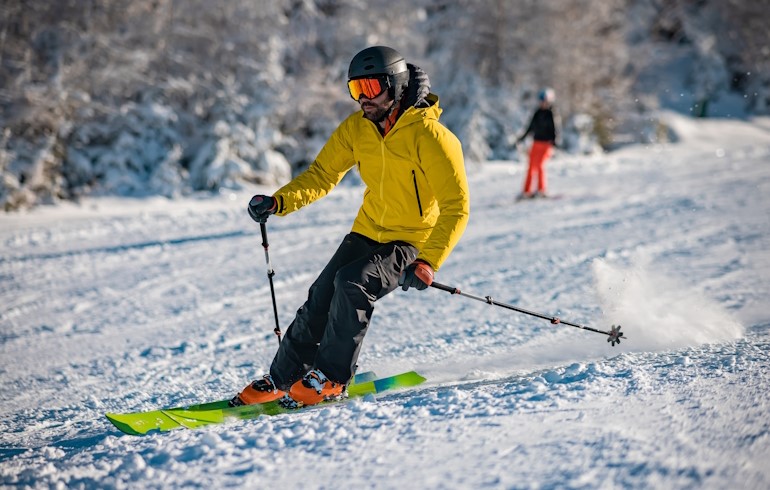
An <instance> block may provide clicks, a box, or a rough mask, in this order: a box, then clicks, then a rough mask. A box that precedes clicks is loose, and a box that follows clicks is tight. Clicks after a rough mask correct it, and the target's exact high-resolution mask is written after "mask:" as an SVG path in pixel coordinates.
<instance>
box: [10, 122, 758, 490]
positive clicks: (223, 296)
mask: <svg viewBox="0 0 770 490" xmlns="http://www.w3.org/2000/svg"><path fill="white" fill-rule="evenodd" d="M672 124H673V125H674V128H675V130H676V131H677V133H678V134H679V135H680V136H681V138H682V142H681V143H678V144H676V145H667V146H656V147H630V148H627V149H624V150H622V151H618V152H615V153H612V154H608V155H605V156H602V157H598V158H587V157H578V156H566V155H557V156H556V157H555V158H554V159H552V160H551V161H550V162H549V163H548V170H549V177H550V189H551V191H552V192H553V193H554V194H558V195H560V196H562V197H561V198H560V199H553V200H536V201H526V202H520V203H514V196H515V195H516V194H517V193H518V191H519V187H520V185H521V180H522V177H523V171H524V170H525V169H524V167H523V164H522V163H518V162H489V163H487V164H485V165H484V166H483V167H482V168H481V169H476V168H474V169H469V180H470V185H471V192H472V209H471V221H470V224H469V227H468V229H467V231H466V233H465V235H464V237H463V239H462V240H461V242H460V243H459V245H458V246H457V248H456V249H455V251H454V253H453V254H452V255H451V257H450V259H449V260H448V261H447V263H446V264H445V266H444V267H442V269H441V271H439V273H438V274H437V276H436V280H437V281H439V282H442V283H444V284H447V285H451V286H455V287H459V288H460V289H461V290H462V291H463V292H467V293H470V294H474V295H477V296H487V295H489V296H491V297H493V298H494V299H495V300H497V301H501V302H505V303H510V304H513V305H515V306H518V307H521V308H525V309H529V310H533V311H537V312H541V313H544V314H546V315H552V316H558V317H560V318H562V319H564V320H566V321H570V322H573V323H578V324H581V325H587V326H591V327H593V328H599V329H602V330H608V329H609V328H610V326H611V325H613V324H621V325H622V326H623V331H624V333H625V334H626V336H627V337H628V338H627V339H625V340H623V341H622V343H621V344H620V345H619V346H615V347H611V346H610V345H609V344H608V343H607V342H605V339H604V337H603V336H602V335H599V334H596V333H592V332H586V331H584V330H579V329H576V328H572V327H569V326H566V325H551V324H550V323H549V322H547V321H544V320H541V319H538V318H534V317H530V316H527V315H522V314H520V313H516V312H512V311H510V310H507V309H504V308H499V307H496V306H491V305H487V304H484V303H483V302H479V301H474V300H472V299H469V298H464V297H460V296H456V295H450V294H448V293H446V292H443V291H439V290H436V289H429V290H427V291H422V292H416V291H409V292H405V293H404V292H402V291H400V290H399V291H396V292H394V293H393V294H391V295H389V296H387V297H386V298H384V299H383V300H381V301H380V302H379V303H378V305H377V308H376V312H375V316H374V319H373V321H372V325H371V328H370V330H369V334H368V335H367V338H366V340H365V342H364V347H363V349H362V353H361V357H360V358H359V365H360V366H361V369H364V370H374V371H376V372H377V373H378V374H380V375H388V374H394V373H396V372H398V371H402V370H408V369H416V370H418V371H419V372H421V373H422V374H424V375H425V376H426V377H427V378H428V380H429V381H428V383H426V384H425V385H423V386H421V387H418V388H415V389H412V390H408V391H405V392H395V393H387V394H383V395H379V396H377V398H376V399H375V398H374V397H372V396H369V397H365V398H364V399H361V400H356V401H353V402H350V403H348V404H346V405H341V406H334V407H327V408H321V409H318V410H312V411H307V412H303V413H297V414H290V415H280V416H275V417H262V418H259V419H256V420H252V421H246V422H239V423H234V424H227V425H223V426H214V427H208V428H203V429H200V430H196V431H185V430H178V431H174V432H171V433H166V434H153V435H149V436H146V437H141V438H136V437H131V436H124V435H122V434H121V433H120V432H118V431H117V430H116V429H114V428H113V427H112V426H111V425H110V424H109V422H108V421H107V420H106V419H105V418H104V416H103V414H104V413H105V412H107V411H117V412H120V411H135V410H142V409H152V408H158V407H161V406H169V405H184V404H190V403H196V402H201V401H207V400H212V399H220V398H225V397H229V396H232V394H233V393H235V392H236V391H237V390H239V389H240V388H242V387H243V386H244V385H245V384H246V383H248V381H249V380H251V379H253V378H254V377H256V376H258V375H260V374H261V373H263V372H264V371H265V370H266V369H267V368H268V367H269V363H270V361H271V359H272V355H273V353H274V351H275V347H276V339H275V335H274V334H273V333H272V329H273V326H274V319H273V312H272V303H271V300H270V288H269V283H268V281H267V277H266V275H267V265H266V264H265V257H264V251H263V248H262V245H261V240H262V239H261V235H260V233H259V228H258V227H257V226H255V225H254V224H253V223H252V222H251V221H250V220H249V219H248V217H247V216H246V213H245V212H244V208H245V203H246V202H247V201H248V198H249V196H250V195H251V194H252V193H254V192H270V191H271V190H272V189H262V188H255V189H248V190H247V191H243V192H233V193H227V192H223V193H222V194H221V195H217V196H204V197H198V198H188V199H184V200H178V201H167V200H163V199H149V200H131V199H117V198H115V199H110V198H103V199H94V200H89V201H87V202H85V203H82V204H80V205H73V204H62V205H59V206H56V207H53V208H47V209H38V210H35V211H32V212H27V213H21V214H13V215H5V216H0V247H2V248H1V249H0V250H2V255H0V298H2V304H3V307H2V310H1V313H0V356H2V359H3V362H2V365H0V380H1V381H2V390H3V391H2V395H3V396H2V402H0V414H2V422H0V485H2V486H18V487H24V486H29V487H36V488H51V487H57V486H66V487H71V488H79V487H86V488H88V487H99V488H126V487H128V488H170V487H203V488H224V487H230V486H236V485H238V486H245V487H265V486H276V487H282V488H299V487H303V488H343V489H344V488H361V487H365V488H404V487H408V488H758V489H759V488H768V487H770V470H768V467H767V463H766V462H767V461H768V460H770V430H769V428H770V422H768V419H767V412H768V407H769V406H770V395H768V393H767V386H768V381H770V372H769V370H770V367H769V366H770V362H769V361H770V316H768V313H767V311H766V309H767V300H768V297H770V294H769V293H770V284H769V281H768V278H770V252H769V251H770V199H769V198H768V197H767V196H768V195H770V166H769V165H768V160H770V132H768V131H767V129H766V128H767V127H769V126H768V123H767V121H765V120H760V121H757V122H756V123H746V122H738V121H724V120H723V121H693V120H689V119H686V118H673V120H672ZM361 192H362V191H361V189H360V188H359V187H357V186H356V185H354V184H350V183H348V184H346V183H343V184H342V185H341V186H339V187H338V189H336V190H335V191H334V192H333V193H332V194H331V195H329V196H328V197H327V198H326V199H324V200H323V201H322V202H319V203H317V204H315V205H313V206H310V207H308V208H306V209H304V210H302V211H301V212H299V213H295V214H294V215H291V216H289V217H286V218H273V219H271V220H270V221H269V222H268V238H269V241H270V249H269V250H270V259H271V263H272V265H273V268H274V269H275V272H276V274H275V277H274V281H275V291H276V300H277V305H278V310H279V317H280V321H281V326H282V327H283V328H284V329H286V327H287V326H288V323H289V322H290V320H291V318H292V317H293V314H294V312H295V311H296V309H297V308H298V307H299V306H300V305H301V304H302V302H303V300H304V298H305V294H306V291H307V288H308V286H309V285H310V283H311V282H312V281H313V279H314V278H315V276H316V274H317V273H318V272H319V271H320V270H321V268H322V267H323V265H324V264H325V263H326V260H327V259H328V257H329V256H330V255H331V254H332V253H333V251H334V250H335V248H336V246H337V245H338V243H339V242H340V240H341V239H342V237H343V236H344V234H345V233H347V231H348V230H349V228H350V225H351V223H352V220H353V218H354V217H355V213H356V211H357V208H358V205H359V203H360V199H361V197H360V196H361Z"/></svg>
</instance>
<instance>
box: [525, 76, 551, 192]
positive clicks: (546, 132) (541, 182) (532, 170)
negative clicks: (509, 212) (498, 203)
mask: <svg viewBox="0 0 770 490" xmlns="http://www.w3.org/2000/svg"><path fill="white" fill-rule="evenodd" d="M538 100H539V101H540V106H539V107H538V109H537V110H536V111H535V113H534V114H533V115H532V120H531V121H530V123H529V126H528V127H527V130H526V131H525V132H524V134H522V135H521V136H520V137H519V139H517V140H516V143H517V144H518V143H521V142H522V141H524V138H526V137H527V135H528V134H530V133H532V138H533V139H534V141H533V142H532V147H531V148H530V150H529V167H528V168H527V176H526V178H525V179H524V190H523V191H522V193H521V194H519V199H527V198H531V197H546V196H547V194H546V184H547V179H546V173H545V163H546V161H547V160H548V158H549V157H550V156H551V152H552V151H553V147H554V145H555V144H556V124H555V123H554V119H553V111H552V109H551V105H552V104H553V100H554V91H553V89H550V88H545V89H543V90H541V91H540V93H539V94H538ZM534 179H537V192H536V193H535V192H532V181H533V180H534Z"/></svg>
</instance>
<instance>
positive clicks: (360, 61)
mask: <svg viewBox="0 0 770 490" xmlns="http://www.w3.org/2000/svg"><path fill="white" fill-rule="evenodd" d="M378 76H380V77H382V79H383V80H384V81H385V82H386V83H387V88H388V90H389V93H390V97H391V98H393V99H394V100H399V99H400V98H401V94H402V93H403V91H404V89H405V88H406V86H407V84H408V82H409V68H408V67H407V66H406V61H405V60H404V57H403V56H401V54H400V53H399V52H398V51H396V50H395V49H393V48H389V47H387V46H372V47H369V48H366V49H364V50H363V51H361V52H359V53H358V54H357V55H355V56H354V57H353V59H352V60H351V61H350V67H348V80H356V79H360V78H373V77H378ZM351 96H353V93H352V91H351ZM353 98H354V99H356V100H358V99H357V98H356V97H355V96H353Z"/></svg>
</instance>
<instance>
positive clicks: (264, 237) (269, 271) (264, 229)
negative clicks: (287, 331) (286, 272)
mask: <svg viewBox="0 0 770 490" xmlns="http://www.w3.org/2000/svg"><path fill="white" fill-rule="evenodd" d="M259 229H260V231H262V248H264V249H265V261H266V262H267V279H268V280H269V281H270V296H271V297H272V298H273V315H274V316H275V328H274V329H273V332H275V335H277V336H278V345H281V326H280V325H279V324H278V306H276V304H275V287H274V286H273V276H274V275H275V271H274V270H273V266H272V265H271V264H270V254H269V253H268V252H267V249H268V247H269V246H270V245H269V244H268V243H267V226H266V225H265V223H264V222H262V223H260V224H259Z"/></svg>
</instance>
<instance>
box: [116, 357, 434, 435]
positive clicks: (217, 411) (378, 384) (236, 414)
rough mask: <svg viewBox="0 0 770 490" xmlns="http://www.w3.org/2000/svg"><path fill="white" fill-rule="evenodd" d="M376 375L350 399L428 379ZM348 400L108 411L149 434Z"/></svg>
mask: <svg viewBox="0 0 770 490" xmlns="http://www.w3.org/2000/svg"><path fill="white" fill-rule="evenodd" d="M372 378H375V377H374V376H373V373H372V374H369V373H362V374H360V375H356V377H355V378H354V379H353V383H352V384H351V385H350V386H348V399H350V398H358V397H362V396H365V395H369V394H375V393H382V392H383V391H388V390H396V389H399V388H407V387H410V386H417V385H419V384H421V383H423V382H425V378H423V377H422V376H420V375H419V374H418V373H416V372H414V371H409V372H405V373H401V374H396V375H394V376H389V377H386V378H379V379H376V378H375V379H372ZM344 401H345V400H338V401H330V402H324V403H321V404H319V405H313V406H310V407H306V408H304V409H303V408H300V409H287V408H283V407H281V406H280V405H279V404H278V402H277V401H273V402H269V403H263V404H259V405H245V406H240V407H230V406H228V403H227V402H228V400H218V401H215V402H209V403H202V404H199V405H191V406H189V407H176V408H167V409H160V410H151V411H148V412H134V413H106V414H105V416H106V417H107V419H108V420H109V421H110V422H112V423H113V425H115V427H117V428H118V429H120V430H121V431H122V432H124V433H126V434H130V435H135V436H139V435H145V434H148V433H151V432H167V431H170V430H173V429H178V428H180V427H184V428H188V429H197V428H198V427H203V426H205V425H211V424H222V423H224V422H227V421H230V420H248V419H253V418H257V417H259V416H260V415H277V414H281V413H294V412H297V411H302V410H306V409H310V408H313V407H318V406H324V405H330V404H334V403H342V402H344Z"/></svg>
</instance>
